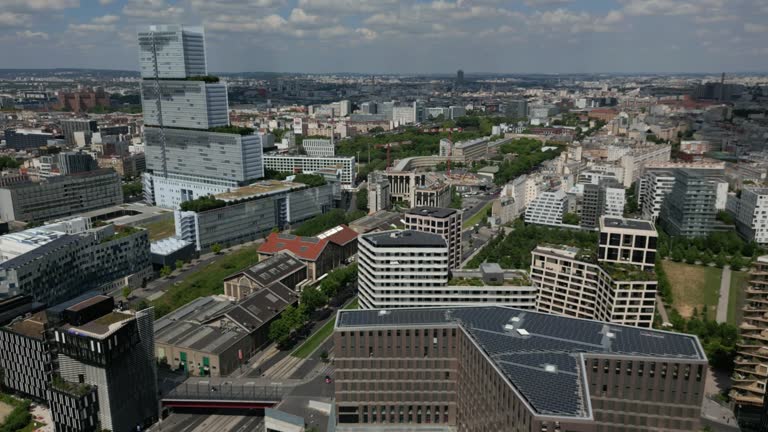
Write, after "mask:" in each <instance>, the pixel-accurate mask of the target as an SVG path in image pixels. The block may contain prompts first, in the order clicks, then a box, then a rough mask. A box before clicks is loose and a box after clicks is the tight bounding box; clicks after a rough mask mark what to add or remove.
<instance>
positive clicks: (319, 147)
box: [301, 138, 336, 157]
mask: <svg viewBox="0 0 768 432" xmlns="http://www.w3.org/2000/svg"><path fill="white" fill-rule="evenodd" d="M301 146H302V147H303V148H304V152H306V153H307V156H311V157H334V156H336V149H335V147H334V143H333V140H330V139H322V138H309V139H304V140H302V141H301Z"/></svg>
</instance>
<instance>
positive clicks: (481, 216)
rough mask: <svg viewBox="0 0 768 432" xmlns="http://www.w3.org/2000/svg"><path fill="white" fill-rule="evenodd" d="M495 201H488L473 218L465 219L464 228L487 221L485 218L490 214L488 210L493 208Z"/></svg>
mask: <svg viewBox="0 0 768 432" xmlns="http://www.w3.org/2000/svg"><path fill="white" fill-rule="evenodd" d="M492 205H493V201H488V202H487V203H486V204H485V205H484V206H483V208H481V209H480V211H479V212H477V213H475V214H474V215H473V216H472V217H471V218H469V219H467V220H465V221H464V223H463V224H462V227H463V228H465V229H466V228H472V227H473V226H475V225H476V224H479V223H483V222H485V218H486V217H487V216H488V210H490V209H491V206H492Z"/></svg>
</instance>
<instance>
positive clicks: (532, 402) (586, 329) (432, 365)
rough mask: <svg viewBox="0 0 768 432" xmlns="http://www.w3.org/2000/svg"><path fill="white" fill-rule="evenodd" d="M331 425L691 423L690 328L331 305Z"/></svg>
mask: <svg viewBox="0 0 768 432" xmlns="http://www.w3.org/2000/svg"><path fill="white" fill-rule="evenodd" d="M334 347H335V348H334V353H335V356H336V357H335V360H334V363H335V365H336V375H335V395H336V398H335V401H334V403H335V405H336V406H335V408H336V409H335V413H336V421H337V426H336V430H337V431H340V432H344V431H381V430H422V429H424V430H427V429H428V430H433V431H458V432H490V431H494V432H496V431H504V432H565V431H569V432H597V431H604V432H609V431H610V432H634V431H641V430H642V431H657V432H661V431H665V432H672V431H674V432H683V431H686V432H688V431H695V430H699V429H700V427H701V426H700V417H701V403H702V400H703V397H704V383H705V374H706V370H707V358H706V356H705V354H704V349H703V348H702V346H701V344H700V343H699V340H698V339H697V337H696V336H693V335H687V334H681V333H668V332H663V331H658V330H651V329H638V328H633V327H628V326H621V325H616V324H608V323H604V322H597V321H590V320H583V319H574V318H569V317H561V316H554V315H549V314H542V313H537V312H531V311H525V310H520V309H514V308H511V307H505V306H485V307H464V308H460V307H451V308H429V309H396V310H388V309H386V310H358V311H349V310H343V311H339V314H338V316H337V318H336V327H335V332H334Z"/></svg>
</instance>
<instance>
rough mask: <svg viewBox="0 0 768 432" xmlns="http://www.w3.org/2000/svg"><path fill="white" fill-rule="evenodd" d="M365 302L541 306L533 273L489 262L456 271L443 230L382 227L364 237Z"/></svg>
mask: <svg viewBox="0 0 768 432" xmlns="http://www.w3.org/2000/svg"><path fill="white" fill-rule="evenodd" d="M357 261H358V266H359V267H358V289H359V293H360V307H362V308H364V309H375V308H404V307H437V306H452V305H483V304H489V303H492V304H507V305H512V306H515V307H521V308H531V309H532V308H533V307H534V306H535V294H536V290H535V288H533V287H532V286H531V285H530V283H529V282H528V280H527V277H525V276H524V275H520V274H518V273H517V272H512V271H505V270H501V269H500V268H499V267H498V265H495V264H493V265H484V266H483V267H481V269H480V270H479V271H467V270H454V271H453V278H449V273H450V272H449V267H448V262H449V249H448V245H447V243H446V241H445V240H444V239H443V238H442V237H441V236H440V235H438V234H432V233H426V232H419V231H379V232H370V233H367V234H363V235H361V236H360V237H359V240H358V259H357Z"/></svg>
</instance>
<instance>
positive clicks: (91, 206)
mask: <svg viewBox="0 0 768 432" xmlns="http://www.w3.org/2000/svg"><path fill="white" fill-rule="evenodd" d="M122 203H123V189H122V185H121V183H120V177H119V176H118V175H117V173H116V172H114V171H113V170H95V171H87V172H81V173H77V174H72V175H66V176H55V177H51V178H49V179H46V180H43V181H40V182H35V183H32V182H29V183H18V184H13V185H8V186H5V187H3V188H0V221H4V222H5V221H13V220H17V221H24V222H39V221H48V220H53V219H56V218H61V217H64V216H70V215H73V214H77V213H82V212H87V211H90V210H97V209H101V208H104V207H110V206H114V205H117V204H122Z"/></svg>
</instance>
